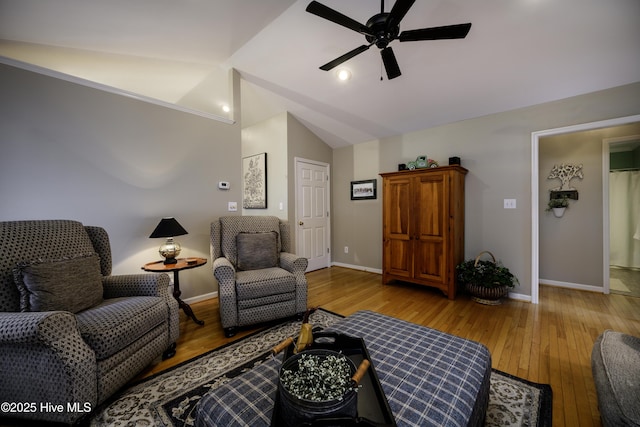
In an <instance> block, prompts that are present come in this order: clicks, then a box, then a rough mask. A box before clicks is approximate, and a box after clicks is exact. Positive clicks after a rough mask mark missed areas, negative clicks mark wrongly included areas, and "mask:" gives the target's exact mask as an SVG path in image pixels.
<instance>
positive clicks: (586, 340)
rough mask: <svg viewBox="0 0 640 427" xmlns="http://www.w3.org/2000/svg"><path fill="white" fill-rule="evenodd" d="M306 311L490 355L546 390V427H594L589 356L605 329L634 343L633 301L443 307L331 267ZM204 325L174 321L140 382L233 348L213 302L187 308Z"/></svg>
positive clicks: (467, 302)
mask: <svg viewBox="0 0 640 427" xmlns="http://www.w3.org/2000/svg"><path fill="white" fill-rule="evenodd" d="M307 278H308V282H309V298H308V299H309V306H320V307H322V308H325V309H327V310H330V311H333V312H336V313H339V314H342V315H345V316H348V315H350V314H352V313H354V312H356V311H358V310H363V309H366V310H373V311H377V312H379V313H384V314H387V315H390V316H394V317H398V318H400V319H404V320H407V321H410V322H414V323H418V324H421V325H424V326H428V327H431V328H435V329H438V330H440V331H444V332H448V333H451V334H454V335H458V336H461V337H464V338H468V339H472V340H475V341H479V342H481V343H483V344H484V345H486V346H487V347H488V348H489V350H490V351H491V355H492V363H493V367H494V368H495V369H499V370H501V371H504V372H507V373H509V374H512V375H517V376H519V377H521V378H525V379H528V380H530V381H534V382H538V383H546V384H551V387H552V389H553V424H554V425H556V426H600V425H601V423H600V414H599V412H598V405H597V398H596V391H595V386H594V383H593V377H592V374H591V349H592V347H593V343H594V341H595V339H596V338H597V336H598V335H599V334H600V333H602V332H603V331H604V330H605V329H614V330H617V331H620V332H625V333H628V334H631V335H635V336H640V298H633V297H627V296H623V295H613V294H612V295H603V294H598V293H592V292H584V291H577V290H570V289H563V288H556V287H551V286H541V287H540V304H537V305H534V304H530V303H527V302H520V301H514V300H507V301H505V302H504V303H503V304H502V305H499V306H484V305H480V304H477V303H475V302H473V301H471V299H470V298H469V297H467V296H466V295H464V294H463V295H459V296H458V297H457V299H456V300H455V301H449V300H448V299H447V298H446V297H445V296H444V295H443V294H442V293H441V292H440V291H438V290H432V289H430V288H424V287H420V286H416V285H410V284H404V283H395V284H390V285H382V281H381V276H380V275H378V274H375V273H368V272H363V271H358V270H351V269H346V268H340V267H331V268H327V269H323V270H318V271H314V272H311V273H308V275H307ZM192 308H193V310H194V311H195V312H196V314H197V316H198V317H199V318H200V319H202V320H204V321H205V325H204V326H198V325H197V324H195V323H194V322H193V321H191V320H190V319H188V318H187V317H186V316H185V315H184V314H183V313H181V314H180V333H181V335H180V340H179V342H178V350H177V354H176V356H175V357H173V358H172V359H169V360H165V361H162V362H160V363H158V364H156V365H155V366H152V367H150V368H149V369H148V370H147V371H145V372H144V373H142V374H141V376H140V377H146V376H149V375H151V374H154V373H156V372H159V371H162V370H164V369H167V368H169V367H170V366H173V365H176V364H178V363H181V362H183V361H185V360H188V359H190V358H192V357H194V356H196V355H199V354H201V353H203V352H205V351H208V350H211V349H214V348H216V347H219V346H221V345H224V344H226V343H228V342H231V341H234V340H237V339H239V338H241V337H243V336H245V335H247V334H249V333H251V332H253V331H255V330H256V329H257V328H254V329H246V330H242V331H240V332H239V333H238V334H237V335H236V336H235V337H233V338H231V339H227V338H225V337H224V334H223V332H222V329H221V326H220V321H219V312H218V300H217V298H214V299H211V300H207V301H202V302H199V303H196V304H193V305H192Z"/></svg>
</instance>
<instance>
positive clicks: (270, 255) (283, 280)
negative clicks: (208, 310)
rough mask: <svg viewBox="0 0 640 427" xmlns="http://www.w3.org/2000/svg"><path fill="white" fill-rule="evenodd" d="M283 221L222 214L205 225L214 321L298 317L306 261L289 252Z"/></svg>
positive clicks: (232, 327) (229, 328)
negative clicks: (216, 304)
mask: <svg viewBox="0 0 640 427" xmlns="http://www.w3.org/2000/svg"><path fill="white" fill-rule="evenodd" d="M289 239H290V235H289V224H288V222H287V221H281V220H280V219H279V218H278V217H275V216H228V217H222V218H219V219H218V220H216V221H214V222H212V223H211V259H212V261H213V262H212V266H213V275H214V276H215V278H216V279H217V280H218V285H219V290H218V296H219V301H220V320H221V322H222V327H223V328H224V332H225V335H226V336H227V337H231V336H233V335H234V334H235V333H236V329H237V327H238V326H245V325H252V324H256V323H262V322H266V321H269V320H275V319H281V318H285V317H290V316H295V315H302V314H303V313H304V312H305V311H306V310H307V278H306V277H305V270H306V269H307V264H308V260H307V259H306V258H301V257H298V256H297V255H294V254H292V253H289V251H290V246H289V244H290V242H289Z"/></svg>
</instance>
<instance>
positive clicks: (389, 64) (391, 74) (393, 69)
mask: <svg viewBox="0 0 640 427" xmlns="http://www.w3.org/2000/svg"><path fill="white" fill-rule="evenodd" d="M380 55H382V62H383V63H384V69H385V70H386V71H387V78H388V79H389V80H391V79H395V78H396V77H399V76H400V75H401V74H402V73H401V72H400V66H398V61H396V56H395V55H394V54H393V49H391V48H390V47H385V48H384V49H382V50H381V51H380Z"/></svg>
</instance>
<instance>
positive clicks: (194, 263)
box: [142, 258, 207, 325]
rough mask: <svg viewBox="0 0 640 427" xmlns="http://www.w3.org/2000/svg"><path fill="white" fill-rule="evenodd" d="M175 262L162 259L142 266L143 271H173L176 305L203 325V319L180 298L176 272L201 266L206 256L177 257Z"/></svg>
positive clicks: (204, 262) (178, 278)
mask: <svg viewBox="0 0 640 427" xmlns="http://www.w3.org/2000/svg"><path fill="white" fill-rule="evenodd" d="M177 261H178V262H176V263H175V264H165V263H164V261H156V262H150V263H148V264H145V265H143V266H142V269H143V270H144V271H153V272H154V273H168V272H170V271H173V297H174V298H175V299H176V301H178V305H179V306H180V308H181V309H182V310H183V311H184V313H185V314H186V315H187V316H189V317H191V319H193V321H194V322H196V323H197V324H198V325H204V321H202V320H199V319H198V318H197V317H196V315H195V314H194V313H193V310H192V309H191V307H190V306H189V304H187V303H186V302H184V301H182V300H181V299H180V294H182V291H180V277H179V275H178V273H180V271H182V270H188V269H190V268H196V267H201V266H203V265H205V264H206V263H207V259H206V258H178V259H177Z"/></svg>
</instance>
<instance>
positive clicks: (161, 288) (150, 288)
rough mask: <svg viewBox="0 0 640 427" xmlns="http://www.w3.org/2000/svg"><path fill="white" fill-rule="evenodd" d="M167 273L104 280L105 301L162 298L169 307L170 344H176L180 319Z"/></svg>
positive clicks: (119, 276) (108, 277) (125, 275)
mask: <svg viewBox="0 0 640 427" xmlns="http://www.w3.org/2000/svg"><path fill="white" fill-rule="evenodd" d="M169 284H170V280H169V275H168V274H167V273H160V274H157V273H149V274H146V273H143V274H122V275H118V276H104V277H103V278H102V287H103V288H104V291H103V296H104V298H105V299H109V298H119V297H136V296H152V297H162V299H163V300H164V301H165V302H166V303H167V306H168V307H169V312H168V313H169V336H168V343H169V344H171V343H174V342H176V340H177V339H178V336H179V335H180V317H179V308H178V302H177V301H176V299H175V298H174V297H173V295H171V293H170V292H169Z"/></svg>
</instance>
